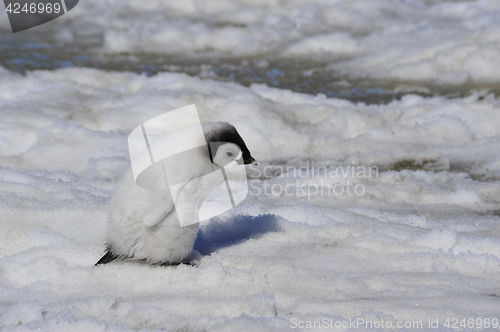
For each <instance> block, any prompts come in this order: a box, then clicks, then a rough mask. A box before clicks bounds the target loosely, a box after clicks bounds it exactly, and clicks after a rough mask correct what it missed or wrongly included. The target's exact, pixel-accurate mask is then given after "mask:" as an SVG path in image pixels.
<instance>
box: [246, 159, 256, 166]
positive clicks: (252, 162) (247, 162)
mask: <svg viewBox="0 0 500 332" xmlns="http://www.w3.org/2000/svg"><path fill="white" fill-rule="evenodd" d="M250 164H251V165H257V160H255V159H253V158H252V157H250V158H249V159H245V165H250Z"/></svg>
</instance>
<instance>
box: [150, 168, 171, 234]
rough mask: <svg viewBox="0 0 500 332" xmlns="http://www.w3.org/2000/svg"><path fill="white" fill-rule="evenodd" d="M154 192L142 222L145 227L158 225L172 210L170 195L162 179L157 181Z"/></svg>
mask: <svg viewBox="0 0 500 332" xmlns="http://www.w3.org/2000/svg"><path fill="white" fill-rule="evenodd" d="M154 191H155V194H154V197H153V201H152V202H151V206H150V208H149V211H148V213H147V214H146V216H145V217H144V220H143V222H144V225H145V226H146V227H152V226H154V225H156V224H158V223H159V222H160V221H162V220H163V219H164V218H165V217H166V216H167V214H169V213H170V211H172V209H173V208H174V201H173V199H172V194H171V193H170V189H169V188H168V187H167V185H166V183H165V180H164V179H163V178H162V177H160V178H159V179H158V180H157V183H156V185H155V189H154Z"/></svg>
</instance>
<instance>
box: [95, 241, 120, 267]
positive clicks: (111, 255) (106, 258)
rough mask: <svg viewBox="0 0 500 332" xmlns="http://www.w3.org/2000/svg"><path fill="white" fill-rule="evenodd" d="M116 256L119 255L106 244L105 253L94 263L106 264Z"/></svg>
mask: <svg viewBox="0 0 500 332" xmlns="http://www.w3.org/2000/svg"><path fill="white" fill-rule="evenodd" d="M118 257H119V255H115V254H114V253H113V252H112V251H111V249H110V248H109V247H108V246H106V253H105V254H104V256H102V257H101V259H100V260H99V261H98V262H97V263H95V266H97V265H100V264H107V263H109V262H112V261H114V260H115V259H117V258H118Z"/></svg>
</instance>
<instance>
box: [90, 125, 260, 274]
mask: <svg viewBox="0 0 500 332" xmlns="http://www.w3.org/2000/svg"><path fill="white" fill-rule="evenodd" d="M202 128H203V132H204V134H205V140H206V142H207V145H208V149H209V152H208V156H210V162H208V166H207V165H204V166H203V167H211V172H212V173H210V174H208V175H205V176H203V177H194V178H192V179H191V180H190V181H188V182H187V183H186V184H185V185H184V186H182V188H181V189H180V190H179V192H178V194H177V197H172V195H171V193H170V191H169V190H166V184H165V180H164V178H163V176H159V177H158V178H157V179H156V181H155V187H154V189H153V190H151V189H144V188H141V187H139V186H138V185H136V183H135V180H134V177H133V175H132V170H131V169H129V170H127V171H126V172H125V174H124V175H123V176H122V178H121V179H120V181H119V183H118V186H117V188H116V190H115V192H114V193H113V195H112V198H111V201H110V211H109V216H108V225H107V226H108V227H107V242H106V253H105V255H104V256H103V257H102V258H101V259H100V260H99V261H98V262H97V263H96V264H95V265H99V264H106V263H109V262H111V261H113V260H115V259H129V260H145V261H146V262H147V263H149V264H159V265H176V264H179V263H182V262H185V261H186V260H187V258H188V256H189V254H190V253H191V251H192V249H193V245H194V241H195V239H196V235H197V233H198V222H199V219H198V218H199V217H198V213H199V209H200V207H201V205H202V203H203V201H204V200H205V198H206V197H207V196H208V195H209V194H210V192H211V190H212V189H213V188H215V187H216V186H217V185H218V184H220V183H221V180H220V178H219V177H216V176H215V173H213V171H215V170H216V169H218V167H224V166H226V167H231V166H232V164H234V166H235V165H237V161H236V160H237V159H239V158H243V161H244V163H245V164H256V161H255V159H254V158H253V157H252V156H251V154H250V151H249V150H248V148H247V146H246V144H245V142H244V141H243V139H242V138H241V136H240V135H239V133H238V132H237V131H236V128H234V127H233V126H232V125H230V124H229V123H226V122H215V123H205V124H203V125H202ZM214 142H222V144H220V145H218V146H217V145H214V144H210V143H214ZM214 148H215V149H216V151H210V149H214ZM212 155H213V158H212ZM207 159H208V158H207ZM176 171H178V172H183V171H186V168H183V167H180V168H179V169H177V170H176ZM174 200H175V208H174ZM178 213H182V214H183V216H187V218H189V220H191V221H192V223H191V224H190V225H188V226H184V227H182V226H181V225H180V224H179V219H178V217H177V214H178Z"/></svg>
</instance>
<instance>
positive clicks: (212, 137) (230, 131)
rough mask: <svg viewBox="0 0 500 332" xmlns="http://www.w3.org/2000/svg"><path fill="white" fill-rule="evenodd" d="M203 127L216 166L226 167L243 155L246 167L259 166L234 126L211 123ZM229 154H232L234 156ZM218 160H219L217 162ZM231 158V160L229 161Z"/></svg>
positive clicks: (223, 123) (211, 157)
mask: <svg viewBox="0 0 500 332" xmlns="http://www.w3.org/2000/svg"><path fill="white" fill-rule="evenodd" d="M202 127H203V133H204V134H205V140H206V141H207V144H208V149H209V152H210V160H211V161H212V162H213V163H214V164H217V165H218V166H223V165H226V164H227V163H229V162H231V161H233V160H235V159H238V158H237V156H238V154H239V153H241V155H242V157H243V162H244V163H245V164H246V165H248V164H253V165H257V161H255V159H254V158H253V157H252V155H251V154H250V150H248V148H247V146H246V144H245V142H244V141H243V138H241V136H240V134H239V133H238V131H237V130H236V128H234V126H233V125H231V124H229V123H227V122H211V123H204V124H202ZM217 142H220V143H221V144H217ZM211 143H212V144H211ZM214 143H216V144H214ZM221 148H222V150H221ZM236 149H237V150H236ZM229 154H232V156H230V155H229ZM216 158H219V159H217V160H216ZM229 158H231V160H229ZM228 160H229V161H228ZM226 161H227V162H226ZM225 162H226V163H225ZM219 163H221V164H219Z"/></svg>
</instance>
